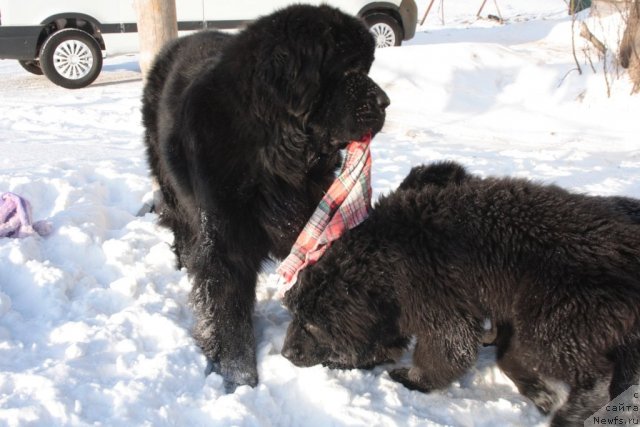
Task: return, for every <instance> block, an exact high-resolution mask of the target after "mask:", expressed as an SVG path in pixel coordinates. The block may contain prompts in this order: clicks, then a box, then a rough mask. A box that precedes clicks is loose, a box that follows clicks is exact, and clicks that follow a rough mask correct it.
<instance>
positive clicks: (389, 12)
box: [362, 8, 403, 28]
mask: <svg viewBox="0 0 640 427" xmlns="http://www.w3.org/2000/svg"><path fill="white" fill-rule="evenodd" d="M379 13H382V14H384V15H389V16H390V17H392V18H393V19H395V20H396V21H397V22H398V24H399V25H400V28H402V27H403V25H402V17H401V16H400V13H399V12H398V11H397V10H393V9H385V8H376V9H369V10H367V11H366V12H364V13H363V14H362V18H366V17H367V16H369V15H375V14H379Z"/></svg>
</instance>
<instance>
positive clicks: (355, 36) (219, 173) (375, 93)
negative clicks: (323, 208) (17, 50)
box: [143, 6, 389, 390]
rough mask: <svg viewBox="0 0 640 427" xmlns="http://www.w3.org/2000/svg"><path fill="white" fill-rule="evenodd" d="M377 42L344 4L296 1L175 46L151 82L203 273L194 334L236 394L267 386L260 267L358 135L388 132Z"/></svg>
mask: <svg viewBox="0 0 640 427" xmlns="http://www.w3.org/2000/svg"><path fill="white" fill-rule="evenodd" d="M373 55H374V41H373V37H372V35H371V34H370V33H369V31H368V30H367V27H366V26H365V25H364V24H363V23H362V22H361V21H360V20H358V19H356V18H354V17H351V16H347V15H345V14H343V13H341V12H339V11H338V10H337V9H333V8H329V7H326V6H322V7H311V6H293V7H290V8H287V9H283V10H281V11H278V12H276V13H274V14H272V15H270V16H267V17H264V18H262V19H260V20H258V21H256V22H255V23H253V24H252V25H250V26H249V27H247V28H246V30H244V31H243V32H242V33H240V34H239V35H237V36H230V35H226V34H221V33H217V32H201V33H197V34H195V35H192V36H189V37H184V38H180V39H178V40H176V41H175V42H173V43H171V44H169V45H168V46H167V47H166V48H165V49H164V50H163V51H162V52H161V53H160V54H159V56H158V57H157V59H156V61H155V64H154V65H153V68H152V70H151V72H150V74H149V76H148V82H147V84H146V87H145V90H144V98H143V120H144V125H145V127H146V133H145V142H146V145H147V153H148V160H149V164H150V166H151V172H152V174H153V176H154V177H155V178H156V179H157V180H158V182H159V183H160V187H161V191H162V196H163V199H164V202H163V205H162V206H160V207H159V208H158V211H159V213H160V223H161V224H162V225H164V226H166V227H169V228H170V229H172V230H173V232H174V236H175V242H174V250H175V253H176V255H177V256H178V262H179V264H180V265H181V266H185V267H186V268H187V270H188V272H189V275H190V276H191V278H192V280H193V290H192V294H191V298H192V302H193V305H194V307H195V310H196V314H197V325H196V327H195V331H194V336H195V338H196V340H197V342H198V344H199V345H200V346H201V347H202V349H203V351H204V353H205V355H206V356H207V357H208V358H209V360H210V362H211V363H212V365H211V366H212V368H213V369H214V370H215V371H216V372H218V373H220V374H221V375H222V376H223V377H224V379H225V385H226V387H227V389H228V390H233V389H234V388H235V387H236V386H237V385H241V384H249V385H252V386H253V385H255V384H256V383H257V381H258V375H257V371H256V357H255V348H254V346H255V343H254V335H253V327H252V322H251V316H252V310H253V305H254V300H255V285H256V276H257V274H256V273H257V272H258V270H259V269H260V266H261V263H262V262H263V261H264V260H265V259H266V258H267V257H268V256H269V255H273V256H275V257H279V258H282V257H284V256H286V255H287V254H288V252H289V250H290V249H291V246H292V244H293V242H294V241H295V239H296V237H297V235H298V233H299V232H300V230H301V229H302V227H303V226H304V224H305V223H306V221H307V220H308V218H309V217H310V215H311V213H312V212H313V210H314V209H315V208H316V206H317V203H318V202H319V201H320V199H321V197H322V195H323V193H324V191H325V190H326V189H327V187H328V186H329V185H330V184H331V182H332V181H333V179H334V175H335V171H336V168H337V166H339V163H340V161H341V155H340V153H339V150H340V149H342V148H344V147H345V146H346V144H347V142H348V141H349V140H351V139H360V138H361V137H362V136H363V135H364V134H366V133H368V132H372V133H374V134H375V133H376V132H378V131H379V130H380V129H381V128H382V125H383V123H384V118H385V108H386V107H387V105H388V104H389V99H388V98H387V96H386V94H385V93H384V92H383V91H382V90H381V89H380V88H379V87H378V86H377V85H376V84H375V83H374V82H373V81H372V80H371V79H370V78H369V77H368V76H367V73H368V71H369V68H370V67H371V64H372V62H373Z"/></svg>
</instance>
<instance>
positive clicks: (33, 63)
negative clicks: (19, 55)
mask: <svg viewBox="0 0 640 427" xmlns="http://www.w3.org/2000/svg"><path fill="white" fill-rule="evenodd" d="M18 63H19V64H20V66H21V67H22V68H24V69H25V70H27V71H28V72H30V73H31V74H35V75H37V76H41V75H42V68H40V63H39V62H38V61H37V60H35V59H33V60H28V61H27V60H22V59H20V60H18Z"/></svg>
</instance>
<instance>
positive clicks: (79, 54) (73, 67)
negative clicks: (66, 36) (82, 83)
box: [53, 40, 93, 80]
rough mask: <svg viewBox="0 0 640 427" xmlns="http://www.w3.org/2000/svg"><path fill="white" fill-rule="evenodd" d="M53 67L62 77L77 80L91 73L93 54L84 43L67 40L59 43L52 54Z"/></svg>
mask: <svg viewBox="0 0 640 427" xmlns="http://www.w3.org/2000/svg"><path fill="white" fill-rule="evenodd" d="M53 66H54V67H55V69H56V71H57V72H58V74H60V75H61V76H62V77H65V78H67V79H70V80H78V79H81V78H83V77H85V76H87V75H88V74H89V72H90V71H91V67H92V66H93V54H92V53H91V49H89V46H88V45H86V44H85V43H83V42H81V41H79V40H67V41H64V42H62V43H60V45H59V46H58V47H57V48H56V50H55V51H54V52H53Z"/></svg>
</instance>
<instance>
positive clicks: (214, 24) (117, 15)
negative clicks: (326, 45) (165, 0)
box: [0, 0, 418, 89]
mask: <svg viewBox="0 0 640 427" xmlns="http://www.w3.org/2000/svg"><path fill="white" fill-rule="evenodd" d="M321 2H322V3H326V4H331V5H333V6H335V7H339V8H340V9H342V10H343V11H345V12H347V13H351V14H353V15H356V16H359V17H361V18H362V19H364V21H365V22H366V23H367V24H368V25H369V28H370V29H371V31H372V32H373V34H374V36H375V37H376V44H377V46H378V47H386V46H399V45H400V43H402V41H403V40H409V39H410V38H412V37H413V36H414V34H415V30H416V23H417V14H418V11H417V7H416V4H415V1H414V0H383V1H370V0H324V1H322V0H311V1H299V0H268V1H266V0H234V1H223V0H176V11H177V16H178V30H179V31H180V33H181V34H183V33H184V32H190V31H195V30H198V29H203V28H216V29H223V30H228V29H237V28H240V27H242V26H243V25H246V23H248V22H250V21H252V20H254V19H256V18H257V17H258V16H261V15H265V14H268V13H270V12H272V11H273V10H275V9H277V8H281V7H284V6H286V5H287V4H290V3H312V4H313V3H315V4H320V3H321ZM133 5H134V0H91V1H87V0H58V1H51V0H22V1H16V0H0V59H17V60H18V62H20V65H22V67H23V68H24V69H25V70H27V71H29V72H30V73H33V74H44V75H45V76H46V77H47V78H48V79H49V80H51V81H52V82H53V83H55V84H57V85H59V86H62V87H65V88H69V89H76V88H81V87H85V86H87V85H89V84H91V83H92V82H93V81H94V80H95V79H96V78H97V77H98V75H99V74H100V71H101V70H102V59H103V56H104V55H114V54H122V53H132V52H137V51H138V46H139V45H138V34H137V26H136V13H135V10H134V6H133Z"/></svg>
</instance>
